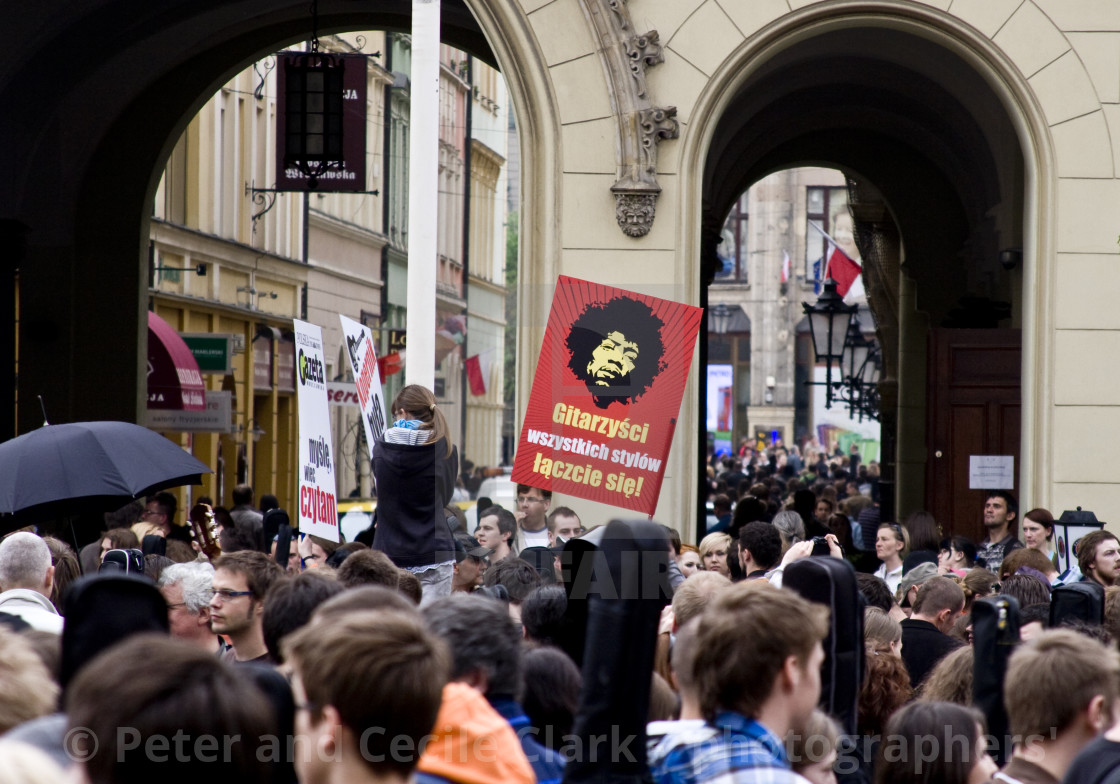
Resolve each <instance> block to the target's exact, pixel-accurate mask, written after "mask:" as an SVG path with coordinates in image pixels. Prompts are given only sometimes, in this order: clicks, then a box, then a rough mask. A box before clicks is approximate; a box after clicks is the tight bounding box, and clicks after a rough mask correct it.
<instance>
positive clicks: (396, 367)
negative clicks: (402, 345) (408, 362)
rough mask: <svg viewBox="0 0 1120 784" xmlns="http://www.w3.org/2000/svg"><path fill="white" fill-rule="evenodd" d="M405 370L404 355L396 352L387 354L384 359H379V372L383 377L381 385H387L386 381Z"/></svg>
mask: <svg viewBox="0 0 1120 784" xmlns="http://www.w3.org/2000/svg"><path fill="white" fill-rule="evenodd" d="M403 369H404V354H403V353H401V352H398V351H394V352H393V353H392V354H386V355H385V356H383V357H378V358H377V372H378V373H379V374H380V376H381V383H382V384H384V383H385V379H387V378H388V377H389V376H391V375H393V374H395V373H400V372H401V371H402V370H403Z"/></svg>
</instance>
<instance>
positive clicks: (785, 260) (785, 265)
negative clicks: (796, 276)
mask: <svg viewBox="0 0 1120 784" xmlns="http://www.w3.org/2000/svg"><path fill="white" fill-rule="evenodd" d="M789 268H790V262H789V252H788V251H785V250H783V251H782V283H789Z"/></svg>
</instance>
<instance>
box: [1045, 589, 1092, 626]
mask: <svg viewBox="0 0 1120 784" xmlns="http://www.w3.org/2000/svg"><path fill="white" fill-rule="evenodd" d="M1070 621H1084V622H1085V623H1091V624H1093V625H1094V626H1100V625H1101V624H1103V623H1104V586H1103V585H1101V584H1099V583H1094V582H1088V581H1086V582H1080V583H1070V584H1069V585H1060V586H1058V587H1057V588H1055V589H1054V590H1053V591H1051V593H1050V628H1051V629H1053V628H1056V627H1058V626H1061V625H1062V624H1063V623H1069V622H1070Z"/></svg>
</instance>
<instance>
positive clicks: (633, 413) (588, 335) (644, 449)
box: [513, 276, 703, 515]
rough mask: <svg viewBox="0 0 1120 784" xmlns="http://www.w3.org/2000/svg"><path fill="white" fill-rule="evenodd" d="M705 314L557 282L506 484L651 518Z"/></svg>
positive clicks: (573, 281)
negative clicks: (519, 484)
mask: <svg viewBox="0 0 1120 784" xmlns="http://www.w3.org/2000/svg"><path fill="white" fill-rule="evenodd" d="M702 314H703V311H702V310H701V309H700V308H696V307H692V306H691V305H682V304H680V303H678V302H670V301H669V300H664V299H657V298H656V297H650V296H646V295H643V294H635V293H633V292H630V291H624V290H622V289H616V288H611V287H610V286H602V285H599V284H597V283H589V282H588V281H584V280H577V279H576V278H568V277H564V276H561V277H560V278H559V280H558V281H557V283H556V295H555V296H554V297H553V300H552V310H551V312H550V313H549V316H548V325H547V326H546V328H545V334H544V343H543V345H542V346H541V355H540V361H539V363H538V364H537V372H536V376H535V377H534V379H533V389H532V392H531V393H530V395H529V407H528V410H527V411H526V413H525V421H524V423H523V425H522V428H521V440H520V441H519V443H518V446H517V457H516V459H515V460H514V463H513V480H514V481H515V482H520V483H524V484H527V485H531V486H532V487H539V488H544V489H547V490H552V491H553V492H560V493H567V494H569V495H574V496H577V497H579V498H586V499H588V500H591V501H598V502H600V503H604V504H611V505H612V506H620V507H622V508H624V509H632V510H634V511H637V512H642V513H644V514H649V515H652V514H653V510H654V509H655V508H656V507H657V497H658V495H659V494H660V493H661V481H662V478H663V477H664V475H665V461H666V459H667V458H668V456H669V446H670V444H671V443H672V441H673V430H674V428H675V427H676V424H677V415H678V413H679V412H680V407H681V398H682V397H683V395H684V385H685V380H686V378H687V376H688V368H689V365H690V364H691V363H692V350H693V346H694V345H695V343H696V335H697V332H698V331H699V329H700V319H701V317H702Z"/></svg>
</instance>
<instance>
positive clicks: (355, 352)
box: [338, 313, 385, 460]
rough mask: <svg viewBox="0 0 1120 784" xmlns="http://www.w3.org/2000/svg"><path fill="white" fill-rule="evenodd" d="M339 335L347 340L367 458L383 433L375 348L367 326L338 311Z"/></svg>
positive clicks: (382, 395) (379, 380)
mask: <svg viewBox="0 0 1120 784" xmlns="http://www.w3.org/2000/svg"><path fill="white" fill-rule="evenodd" d="M338 318H339V321H341V322H342V334H343V336H344V337H345V339H346V356H348V357H350V368H351V369H352V370H353V371H354V378H355V379H356V381H355V382H354V383H355V386H356V387H357V388H358V406H359V407H360V408H361V409H362V424H363V425H365V428H366V445H367V446H368V447H369V457H370V460H372V459H373V442H374V441H376V440H377V439H378V438H380V437H381V434H382V433H384V432H385V395H384V394H383V393H382V391H381V375H380V374H379V373H378V372H377V350H376V349H375V348H374V347H373V333H371V332H370V330H369V327H367V326H366V325H364V324H359V323H358V322H357V321H354V320H353V319H348V318H346V316H343V315H342V314H341V313H339V314H338Z"/></svg>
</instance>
